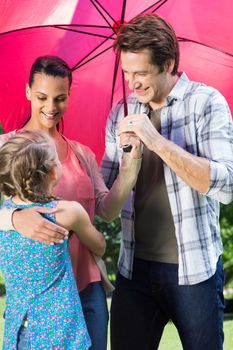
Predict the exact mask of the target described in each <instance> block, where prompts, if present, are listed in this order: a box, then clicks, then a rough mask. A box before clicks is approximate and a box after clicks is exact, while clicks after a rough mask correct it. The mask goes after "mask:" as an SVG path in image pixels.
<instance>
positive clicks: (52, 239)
mask: <svg viewBox="0 0 233 350" xmlns="http://www.w3.org/2000/svg"><path fill="white" fill-rule="evenodd" d="M56 212H57V209H56V208H55V209H51V208H45V207H32V208H27V209H22V210H16V211H14V213H13V217H12V223H13V226H14V228H15V229H16V230H17V231H18V232H19V233H20V234H21V235H23V236H25V237H28V238H31V239H33V240H35V241H40V242H43V243H47V244H54V243H60V242H62V241H63V240H64V239H67V238H68V234H69V232H68V231H67V230H66V229H64V228H63V227H61V226H58V225H56V224H54V223H53V222H51V221H49V220H47V219H45V218H44V217H42V215H41V214H42V213H56Z"/></svg>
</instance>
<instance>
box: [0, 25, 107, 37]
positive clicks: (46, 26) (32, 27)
mask: <svg viewBox="0 0 233 350" xmlns="http://www.w3.org/2000/svg"><path fill="white" fill-rule="evenodd" d="M75 26H79V27H87V28H88V27H90V28H104V29H107V28H109V26H97V25H86V24H46V25H44V24H43V25H37V26H31V27H23V28H18V29H13V30H9V31H7V32H2V33H0V36H1V35H7V34H11V33H14V32H20V31H23V30H30V29H37V28H57V29H61V30H69V29H67V28H64V27H75Z"/></svg>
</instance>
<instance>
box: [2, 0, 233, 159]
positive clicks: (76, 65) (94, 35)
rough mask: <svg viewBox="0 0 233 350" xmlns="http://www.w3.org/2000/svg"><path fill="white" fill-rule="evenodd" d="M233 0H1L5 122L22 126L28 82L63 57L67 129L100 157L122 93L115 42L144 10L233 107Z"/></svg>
mask: <svg viewBox="0 0 233 350" xmlns="http://www.w3.org/2000/svg"><path fill="white" fill-rule="evenodd" d="M232 10H233V2H232V0H222V1H221V2H220V1H212V0H196V1H193V0H185V1H184V0H157V1H151V0H144V1H139V0H118V1H109V0H98V1H97V0H79V1H78V0H48V1H46V4H45V2H44V1H37V0H36V1H35V0H31V1H25V0H12V1H7V0H3V1H1V15H0V52H1V55H0V106H1V109H0V121H1V123H2V125H3V128H4V130H5V131H6V132H7V131H9V130H12V129H15V128H17V127H20V126H21V125H22V124H23V123H24V121H25V120H26V119H27V118H28V117H29V115H30V107H29V104H28V102H27V100H26V98H25V84H26V82H27V80H28V76H29V70H30V67H31V64H32V63H33V61H34V60H35V58H36V57H38V56H41V55H47V54H52V55H58V56H60V57H62V58H63V59H65V60H66V61H67V62H68V64H69V65H70V66H71V67H72V68H73V85H72V91H71V99H70V105H69V108H68V110H67V112H66V114H65V116H64V125H65V128H64V134H65V135H66V136H68V137H70V138H73V139H77V140H79V141H80V142H83V143H85V144H87V145H89V146H90V147H91V148H92V149H93V150H94V151H95V153H96V154H97V159H98V160H100V158H101V155H102V152H103V149H104V129H105V122H106V117H107V114H108V111H109V109H110V106H111V104H112V103H114V102H115V101H117V100H118V99H120V98H122V94H123V93H122V75H121V72H119V73H118V74H117V69H116V68H117V65H116V56H115V54H114V52H113V50H112V44H113V40H114V38H115V36H116V32H117V27H118V25H119V24H120V23H123V22H127V21H129V20H130V19H131V18H133V17H134V16H136V15H137V14H139V13H142V12H154V13H158V14H160V15H161V16H163V17H164V18H165V19H167V20H168V21H169V22H170V23H171V24H172V26H173V27H174V29H175V31H176V34H177V36H178V38H179V42H180V50H181V60H180V67H179V68H180V70H185V71H186V73H187V74H188V76H189V78H190V79H193V80H197V81H202V82H204V83H206V84H209V85H212V86H214V87H216V88H217V89H218V90H220V92H222V94H223V95H224V96H225V97H226V99H227V101H228V103H229V105H230V107H231V109H232V110H233V94H232V91H233V45H232V42H233V40H232V39H233V21H232V20H231V13H232Z"/></svg>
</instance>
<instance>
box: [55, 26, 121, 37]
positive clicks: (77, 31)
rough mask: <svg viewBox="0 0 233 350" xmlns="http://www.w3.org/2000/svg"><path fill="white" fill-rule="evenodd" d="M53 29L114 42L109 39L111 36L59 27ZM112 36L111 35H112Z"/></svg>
mask: <svg viewBox="0 0 233 350" xmlns="http://www.w3.org/2000/svg"><path fill="white" fill-rule="evenodd" d="M54 27H55V28H58V29H63V30H67V31H68V32H75V33H80V34H87V35H92V36H97V37H99V38H105V39H111V40H114V38H111V36H107V35H103V34H97V33H90V32H85V31H83V30H77V29H71V28H63V27H60V25H59V26H57V25H56V26H54ZM112 35H113V34H112Z"/></svg>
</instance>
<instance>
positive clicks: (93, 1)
mask: <svg viewBox="0 0 233 350" xmlns="http://www.w3.org/2000/svg"><path fill="white" fill-rule="evenodd" d="M90 1H91V3H92V5H93V6H94V7H95V8H96V10H97V11H98V12H99V14H100V15H101V16H102V17H103V19H104V20H105V21H106V23H107V24H108V25H109V28H111V29H112V30H113V31H114V32H115V30H114V28H113V26H112V25H111V23H110V22H109V21H108V20H107V18H106V17H105V16H104V14H103V13H102V12H101V11H100V9H99V8H98V6H97V5H96V4H95V2H96V3H97V4H98V5H99V7H100V8H102V10H103V11H104V12H105V13H106V14H107V15H108V16H109V17H110V18H111V19H112V20H113V22H114V23H115V24H117V23H116V21H115V19H114V18H113V17H112V16H111V15H110V13H109V12H108V11H107V10H106V9H105V8H104V7H103V6H102V5H101V4H100V3H99V1H97V0H90Z"/></svg>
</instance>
